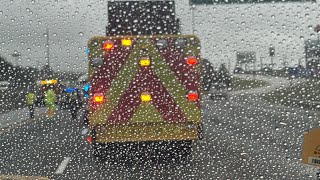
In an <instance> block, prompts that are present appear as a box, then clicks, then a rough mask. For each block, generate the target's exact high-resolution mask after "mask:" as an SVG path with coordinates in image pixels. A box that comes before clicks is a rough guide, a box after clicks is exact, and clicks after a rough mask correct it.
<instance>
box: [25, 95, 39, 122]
mask: <svg viewBox="0 0 320 180" xmlns="http://www.w3.org/2000/svg"><path fill="white" fill-rule="evenodd" d="M36 100H37V96H36V94H35V93H34V92H33V91H32V90H31V89H30V90H29V91H28V93H27V94H26V103H27V106H28V108H29V113H30V118H34V105H35V103H36Z"/></svg>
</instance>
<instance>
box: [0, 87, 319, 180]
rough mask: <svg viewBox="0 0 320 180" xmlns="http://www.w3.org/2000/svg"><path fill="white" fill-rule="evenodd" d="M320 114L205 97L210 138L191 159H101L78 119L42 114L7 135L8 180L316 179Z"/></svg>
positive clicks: (147, 151)
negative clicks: (310, 156) (309, 151)
mask: <svg viewBox="0 0 320 180" xmlns="http://www.w3.org/2000/svg"><path fill="white" fill-rule="evenodd" d="M319 118H320V113H319V112H316V111H306V110H303V109H297V108H287V107H283V106H277V105H271V104H269V103H267V102H265V101H263V100H262V99H261V98H260V97H259V96H258V95H256V94H254V93H253V94H235V95H233V96H232V97H231V98H230V100H228V101H226V100H219V99H217V100H210V99H208V98H205V99H204V119H205V122H204V125H205V138H204V140H202V141H199V142H196V143H194V144H193V147H192V155H191V156H190V157H189V158H187V159H180V158H179V156H177V155H174V154H171V155H170V154H169V155H168V153H160V155H159V154H158V153H159V152H160V151H157V150H155V149H154V147H153V148H152V146H151V147H150V146H149V147H147V148H141V149H139V150H136V149H132V150H131V151H130V152H125V151H123V152H124V153H123V154H121V156H120V157H118V158H113V159H111V160H104V159H96V158H95V157H94V156H93V155H92V151H91V147H90V145H89V144H88V143H86V141H85V136H84V135H82V130H83V126H82V125H81V123H80V121H79V120H72V119H71V116H70V113H69V112H68V111H66V110H61V111H59V112H58V113H57V117H56V118H55V119H52V120H49V119H47V118H46V117H45V114H41V113H39V114H38V116H37V118H36V119H34V120H32V121H23V122H24V123H23V124H22V125H19V126H14V127H11V128H8V129H6V130H5V131H2V132H1V134H0V144H1V146H0V153H1V155H2V156H0V179H1V176H4V175H10V176H20V177H22V176H38V177H47V178H49V179H315V178H316V177H315V172H316V169H315V168H312V167H309V166H306V165H302V164H301V163H300V161H301V145H302V135H303V132H306V131H307V130H309V129H310V128H313V127H318V126H319Z"/></svg>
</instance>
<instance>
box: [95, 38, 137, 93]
mask: <svg viewBox="0 0 320 180" xmlns="http://www.w3.org/2000/svg"><path fill="white" fill-rule="evenodd" d="M115 44H116V45H118V47H116V48H114V49H113V50H112V51H111V52H109V53H108V54H106V55H105V56H104V62H105V63H104V64H103V65H102V67H100V68H98V70H97V72H96V73H95V74H94V78H92V82H91V84H92V86H91V89H90V93H91V94H93V93H96V92H99V93H105V92H106V91H108V89H109V87H110V85H111V82H112V81H113V79H114V78H115V77H116V75H117V74H118V73H119V71H120V69H121V68H122V66H123V65H124V63H125V62H126V60H127V59H128V56H129V54H130V53H131V49H128V48H124V47H121V39H117V40H116V41H115Z"/></svg>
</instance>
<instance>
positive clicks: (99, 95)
mask: <svg viewBox="0 0 320 180" xmlns="http://www.w3.org/2000/svg"><path fill="white" fill-rule="evenodd" d="M103 101H104V96H103V94H102V93H96V94H94V95H93V102H94V103H102V102H103Z"/></svg>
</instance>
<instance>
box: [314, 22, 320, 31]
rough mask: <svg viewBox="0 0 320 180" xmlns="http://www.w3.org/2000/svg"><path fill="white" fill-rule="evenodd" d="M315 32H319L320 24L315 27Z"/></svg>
mask: <svg viewBox="0 0 320 180" xmlns="http://www.w3.org/2000/svg"><path fill="white" fill-rule="evenodd" d="M313 30H314V31H315V32H317V33H319V32H320V25H319V24H318V25H317V26H316V27H314V29H313Z"/></svg>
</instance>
